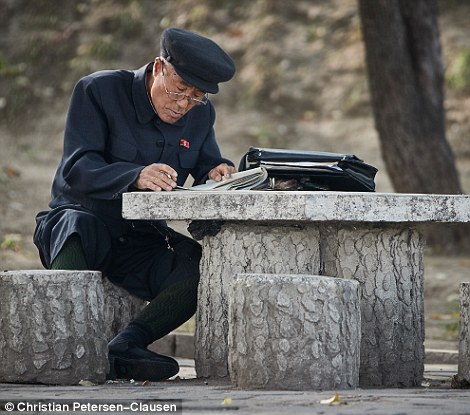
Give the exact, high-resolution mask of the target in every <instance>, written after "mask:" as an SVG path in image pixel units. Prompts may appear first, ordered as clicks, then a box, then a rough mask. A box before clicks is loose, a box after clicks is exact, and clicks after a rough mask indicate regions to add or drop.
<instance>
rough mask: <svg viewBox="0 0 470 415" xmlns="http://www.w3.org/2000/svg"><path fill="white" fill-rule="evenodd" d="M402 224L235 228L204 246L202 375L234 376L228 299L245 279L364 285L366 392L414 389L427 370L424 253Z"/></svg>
mask: <svg viewBox="0 0 470 415" xmlns="http://www.w3.org/2000/svg"><path fill="white" fill-rule="evenodd" d="M423 245H424V241H423V238H422V237H421V236H420V234H419V233H418V232H417V231H415V230H412V229H408V228H407V227H405V226H402V225H380V226H378V225H377V226H374V225H373V224H362V223H361V224H349V223H348V224H341V223H339V224H327V225H325V224H315V223H309V224H300V225H298V226H294V225H291V226H287V225H286V226H283V225H281V224H279V223H275V224H269V223H250V224H247V223H246V222H243V223H242V222H231V223H227V224H225V225H223V227H222V229H221V231H220V232H219V233H218V234H217V235H216V236H211V237H209V236H206V237H205V238H204V240H203V258H202V261H201V283H200V287H199V299H198V302H199V307H198V311H197V316H196V356H195V359H196V371H197V374H198V376H199V377H211V376H228V367H227V356H228V350H227V333H228V321H227V315H228V298H227V293H228V292H229V289H230V287H231V285H230V284H231V281H232V279H233V278H234V276H235V275H236V274H238V273H266V274H268V273H275V274H282V273H285V274H311V275H326V276H336V277H340V278H352V279H356V280H357V281H359V282H360V284H361V287H362V297H361V316H362V323H361V332H362V340H361V369H360V385H361V386H362V387H385V386H389V387H411V386H417V385H419V384H420V383H421V380H422V375H423V369H424V346H423V344H424V306H423V303H424V302H423V261H422V251H423Z"/></svg>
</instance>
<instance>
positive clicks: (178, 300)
mask: <svg viewBox="0 0 470 415" xmlns="http://www.w3.org/2000/svg"><path fill="white" fill-rule="evenodd" d="M198 283H199V277H194V278H188V279H186V280H183V281H180V282H177V283H175V284H173V285H170V286H169V287H168V288H166V289H165V290H164V291H163V292H161V293H160V294H159V295H158V296H157V297H155V298H154V299H153V300H152V301H151V302H150V303H149V304H148V305H147V306H146V307H145V308H144V309H143V310H142V311H141V312H140V314H139V315H138V316H137V318H136V319H135V320H136V321H138V322H140V323H144V324H145V326H146V327H147V328H148V329H149V331H150V332H151V333H152V338H153V341H155V340H158V339H160V338H162V337H163V336H165V335H167V334H168V333H170V332H171V331H172V330H174V329H176V328H178V327H179V326H181V325H182V324H183V323H185V322H186V321H188V320H189V319H190V318H191V316H192V315H193V314H194V313H195V312H196V306H197V287H198Z"/></svg>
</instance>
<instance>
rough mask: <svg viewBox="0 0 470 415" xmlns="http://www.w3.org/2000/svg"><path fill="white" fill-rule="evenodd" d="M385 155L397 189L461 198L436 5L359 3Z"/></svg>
mask: <svg viewBox="0 0 470 415" xmlns="http://www.w3.org/2000/svg"><path fill="white" fill-rule="evenodd" d="M359 11H360V16H361V22H362V31H363V37H364V42H365V48H366V60H367V69H368V74H369V87H370V94H371V99H372V106H373V112H374V118H375V125H376V128H377V130H378V133H379V137H380V143H381V149H382V156H383V158H384V161H385V164H386V166H387V171H388V173H389V176H390V179H391V181H392V184H393V186H394V188H395V190H396V191H397V192H406V193H448V194H449V193H461V187H460V181H459V176H458V173H457V169H456V167H455V161H454V157H453V154H452V150H451V148H450V146H449V144H448V143H447V141H446V135H445V116H444V93H443V67H442V60H441V48H440V41H439V29H438V23H437V1H436V0H359Z"/></svg>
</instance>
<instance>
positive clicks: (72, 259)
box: [51, 233, 88, 270]
mask: <svg viewBox="0 0 470 415" xmlns="http://www.w3.org/2000/svg"><path fill="white" fill-rule="evenodd" d="M51 269H68V270H86V269H88V265H87V263H86V258H85V253H84V252H83V248H82V241H81V239H80V236H79V235H78V233H73V234H72V235H70V236H69V237H68V238H67V240H66V241H65V243H64V245H63V246H62V249H61V250H60V251H59V253H58V254H57V256H56V257H55V259H54V261H52V264H51Z"/></svg>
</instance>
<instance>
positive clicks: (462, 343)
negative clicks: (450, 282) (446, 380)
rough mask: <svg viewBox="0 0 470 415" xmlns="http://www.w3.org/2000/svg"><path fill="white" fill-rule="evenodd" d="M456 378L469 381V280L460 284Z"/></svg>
mask: <svg viewBox="0 0 470 415" xmlns="http://www.w3.org/2000/svg"><path fill="white" fill-rule="evenodd" d="M457 378H458V379H459V380H460V381H466V382H468V383H470V282H462V283H461V284H460V339H459V364H458V372H457Z"/></svg>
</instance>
